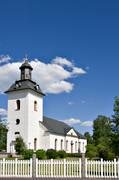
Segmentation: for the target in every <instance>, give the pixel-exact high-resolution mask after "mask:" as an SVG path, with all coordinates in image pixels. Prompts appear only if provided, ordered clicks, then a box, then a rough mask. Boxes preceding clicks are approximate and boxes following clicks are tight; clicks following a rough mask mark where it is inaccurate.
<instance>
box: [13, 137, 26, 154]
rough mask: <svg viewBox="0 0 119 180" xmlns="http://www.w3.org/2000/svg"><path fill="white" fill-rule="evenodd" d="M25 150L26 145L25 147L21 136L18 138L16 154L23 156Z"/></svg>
mask: <svg viewBox="0 0 119 180" xmlns="http://www.w3.org/2000/svg"><path fill="white" fill-rule="evenodd" d="M25 149H26V145H25V143H24V141H23V139H22V137H21V136H20V137H18V138H16V142H15V150H16V153H17V154H19V155H21V154H22V153H23V151H24V150H25Z"/></svg>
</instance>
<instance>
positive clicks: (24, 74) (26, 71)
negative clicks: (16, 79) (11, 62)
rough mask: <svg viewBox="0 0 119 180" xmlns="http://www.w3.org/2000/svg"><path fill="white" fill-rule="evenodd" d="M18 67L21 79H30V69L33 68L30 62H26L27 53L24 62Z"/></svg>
mask: <svg viewBox="0 0 119 180" xmlns="http://www.w3.org/2000/svg"><path fill="white" fill-rule="evenodd" d="M19 69H20V70H21V80H25V79H29V80H31V71H32V70H33V68H32V67H31V65H30V64H28V59H27V55H26V58H25V63H23V64H22V65H21V67H20V68H19Z"/></svg>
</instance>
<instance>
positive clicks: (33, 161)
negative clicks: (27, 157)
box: [32, 154, 36, 178]
mask: <svg viewBox="0 0 119 180" xmlns="http://www.w3.org/2000/svg"><path fill="white" fill-rule="evenodd" d="M32 177H33V178H35V177H36V154H33V156H32Z"/></svg>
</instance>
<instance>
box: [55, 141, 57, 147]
mask: <svg viewBox="0 0 119 180" xmlns="http://www.w3.org/2000/svg"><path fill="white" fill-rule="evenodd" d="M55 150H57V139H55Z"/></svg>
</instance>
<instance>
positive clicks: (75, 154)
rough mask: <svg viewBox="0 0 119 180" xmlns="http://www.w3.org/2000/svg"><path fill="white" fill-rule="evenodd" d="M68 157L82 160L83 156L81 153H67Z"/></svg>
mask: <svg viewBox="0 0 119 180" xmlns="http://www.w3.org/2000/svg"><path fill="white" fill-rule="evenodd" d="M67 157H78V158H80V157H81V154H80V153H67Z"/></svg>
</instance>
